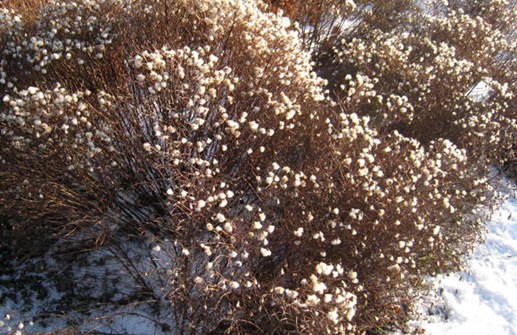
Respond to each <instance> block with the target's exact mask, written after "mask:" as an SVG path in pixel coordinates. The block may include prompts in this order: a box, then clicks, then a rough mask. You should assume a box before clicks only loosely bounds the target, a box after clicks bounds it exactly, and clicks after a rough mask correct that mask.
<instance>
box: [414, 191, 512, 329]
mask: <svg viewBox="0 0 517 335" xmlns="http://www.w3.org/2000/svg"><path fill="white" fill-rule="evenodd" d="M487 228H488V231H487V233H486V235H485V241H484V243H483V244H481V245H479V246H477V247H476V248H475V250H474V252H473V254H472V255H471V256H470V257H469V260H468V261H467V264H466V267H465V268H466V269H467V270H466V271H465V272H460V273H455V274H452V275H450V276H439V277H437V278H434V279H433V280H432V281H433V283H432V285H433V287H434V289H433V290H432V292H431V295H430V296H429V297H427V298H424V301H421V302H420V305H419V313H420V314H421V316H420V318H419V319H418V320H416V321H413V322H411V323H410V326H412V328H421V329H424V330H425V331H426V333H427V334H429V335H462V334H468V335H517V199H516V198H515V194H514V195H511V196H509V197H508V199H507V200H506V201H505V202H504V203H503V205H502V207H501V208H500V209H499V210H497V211H496V212H495V213H494V215H493V217H492V220H491V221H490V222H489V223H488V227H487Z"/></svg>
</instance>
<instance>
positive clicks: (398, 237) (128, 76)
mask: <svg viewBox="0 0 517 335" xmlns="http://www.w3.org/2000/svg"><path fill="white" fill-rule="evenodd" d="M28 8H29V7H24V6H19V7H16V6H14V5H13V6H12V7H7V8H6V9H3V10H2V15H3V18H4V20H2V22H5V23H4V24H3V25H2V26H0V33H1V34H0V45H1V46H2V54H1V58H0V70H1V71H0V77H1V78H2V81H0V85H1V87H2V90H3V94H2V96H3V103H2V105H1V107H0V128H1V135H0V136H1V137H0V143H1V146H0V156H1V157H0V159H1V165H2V169H1V172H0V175H1V178H0V184H1V187H0V217H1V216H6V217H9V223H10V225H11V227H12V230H13V231H14V232H15V233H13V234H12V235H14V236H16V235H20V236H21V237H23V238H25V241H28V243H31V248H32V246H33V245H34V244H36V243H41V239H45V243H44V244H42V247H41V250H38V254H39V255H44V254H45V253H47V252H56V250H58V251H59V252H60V253H67V248H71V247H70V245H72V246H73V247H74V248H77V246H78V245H79V246H80V247H82V248H84V250H85V251H84V252H85V253H88V251H86V250H90V249H96V250H108V251H109V252H110V253H112V254H113V255H115V257H114V258H115V261H116V262H118V263H119V266H118V267H117V269H118V271H120V272H121V273H122V275H121V277H124V276H127V277H128V278H131V280H127V281H126V282H125V283H126V284H127V285H132V287H131V288H130V290H131V292H132V293H133V294H134V293H135V292H139V291H140V292H141V293H142V292H143V295H144V297H145V299H144V300H145V301H146V302H148V303H149V304H152V305H153V306H155V307H156V306H158V307H157V309H158V311H159V312H157V315H158V316H159V318H160V320H159V322H158V323H159V324H160V325H162V326H163V325H167V327H170V328H172V329H174V331H175V332H176V333H179V334H210V333H212V334H218V333H249V334H295V333H296V334H297V333H302V334H313V333H325V334H336V333H362V332H366V331H373V330H376V329H380V328H382V327H386V326H388V325H393V324H397V323H399V322H402V321H404V319H405V318H406V314H405V313H403V312H401V310H402V308H405V306H409V305H410V304H411V297H412V295H413V294H414V289H415V288H416V287H418V286H419V285H421V282H422V279H423V276H424V275H428V274H435V273H439V272H444V271H449V270H451V269H455V268H456V267H457V266H458V265H459V263H460V259H461V256H462V255H463V254H464V253H465V252H466V251H468V250H469V248H470V247H471V246H472V244H473V243H474V242H475V241H476V240H477V239H478V237H479V233H480V230H481V225H480V220H481V219H482V218H483V217H484V215H485V214H486V213H485V212H484V210H483V208H484V207H482V206H490V205H491V204H492V203H493V197H494V192H493V190H492V188H491V187H490V186H489V185H488V184H487V183H485V181H486V178H484V177H483V174H482V173H480V172H479V171H478V170H477V169H478V167H477V166H472V165H471V164H470V161H469V156H468V152H467V151H466V150H465V149H464V148H462V147H461V146H458V145H457V144H455V143H453V142H451V141H450V140H448V139H442V138H434V137H433V138H429V139H428V140H427V141H425V143H424V144H421V143H419V141H417V140H415V139H413V138H410V137H408V136H407V134H409V133H410V130H411V129H412V128H411V127H412V125H413V124H414V121H412V122H408V126H407V129H408V130H407V131H405V132H403V131H402V130H397V128H398V127H390V125H391V124H392V123H397V122H404V121H405V120H406V119H405V118H406V116H405V115H404V113H402V112H401V111H402V108H406V110H407V112H408V114H409V113H411V112H413V113H414V114H415V113H416V112H415V111H414V110H413V109H415V107H412V105H410V104H411V103H413V102H412V100H408V98H406V99H404V97H403V96H402V95H401V94H402V93H400V94H397V93H394V94H393V95H392V96H388V95H386V98H385V99H386V101H384V100H383V99H379V100H380V101H381V102H382V103H386V104H387V103H388V102H391V104H392V106H393V107H392V108H393V110H394V113H393V114H394V115H400V117H399V116H393V115H392V114H390V115H392V116H390V117H386V118H385V120H379V117H378V115H376V114H372V113H369V111H368V108H367V106H366V105H364V104H365V103H366V102H367V99H370V98H371V99H373V100H375V99H378V98H377V97H376V95H375V94H373V93H368V92H371V89H372V87H375V86H372V85H386V87H388V86H389V85H391V84H392V83H391V82H390V81H389V78H388V76H387V75H386V76H379V78H378V79H375V78H373V77H371V78H370V77H368V75H362V74H359V73H357V74H354V76H353V77H351V76H350V77H348V79H347V80H348V82H347V85H348V87H347V89H348V92H350V90H351V87H352V86H353V87H356V88H357V89H356V91H357V92H359V93H358V98H357V99H355V98H348V97H341V96H339V95H338V96H335V99H333V98H331V97H330V94H329V92H328V91H326V90H325V84H326V82H325V81H324V80H323V79H320V78H319V77H318V76H317V75H316V74H315V73H314V72H313V67H312V64H311V61H310V56H309V54H308V53H306V52H305V51H303V43H302V40H301V39H300V38H299V36H298V32H297V30H296V25H294V26H293V24H292V23H291V22H290V20H289V19H287V18H286V17H283V16H281V15H280V14H275V13H270V12H267V11H266V6H265V5H263V4H261V3H257V2H256V1H251V0H234V1H222V0H221V1H212V2H206V1H163V2H154V1H135V2H127V3H126V2H119V1H100V0H99V1H88V0H78V1H73V2H70V1H66V2H61V1H58V0H52V1H46V2H44V3H42V4H39V5H38V7H37V8H38V12H37V14H34V10H33V9H31V10H30V12H29V9H28ZM377 36H380V37H379V38H380V39H381V40H382V38H384V37H383V36H384V35H382V34H381V33H379V34H378V35H377ZM350 43H359V42H357V41H351V42H350ZM385 47H386V48H389V45H388V44H386V45H385ZM359 49H360V48H359V47H356V48H355V49H354V50H359ZM447 52H448V49H447V50H445V51H444V53H445V54H446V57H451V56H450V54H449V53H447ZM343 57H344V56H343ZM386 62H388V61H387V60H386ZM408 62H409V61H408ZM359 64H360V62H359V61H357V64H356V61H354V66H356V65H357V66H359ZM386 67H388V63H387V65H386ZM420 70H422V69H420ZM395 71H396V70H395ZM415 71H416V70H415ZM415 75H417V73H415ZM452 80H453V78H451V81H452ZM385 82H386V83H385ZM363 93H364V94H363ZM383 94H385V93H383ZM349 95H350V96H351V97H354V94H349ZM379 96H380V95H379ZM368 103H369V102H368ZM422 103H423V102H422ZM382 108H385V107H382ZM372 123H373V124H372ZM496 144H498V142H497V143H496ZM26 243H27V242H26ZM18 245H20V247H21V246H23V244H22V243H20V242H19V240H18ZM132 248H136V249H137V250H139V251H138V252H136V251H134V249H132ZM69 251H70V250H68V252H69ZM17 252H18V253H19V255H20V257H21V256H23V255H24V250H23V248H22V249H19V250H17ZM25 252H28V250H25ZM31 252H33V253H34V250H31ZM38 254H36V255H34V254H31V256H32V257H34V256H37V255H38ZM136 256H138V257H136ZM61 261H62V262H65V260H64V259H61ZM82 285H84V283H82ZM94 285H95V284H93V286H94ZM91 289H92V287H84V286H83V288H82V290H91ZM112 302H113V301H112Z"/></svg>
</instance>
